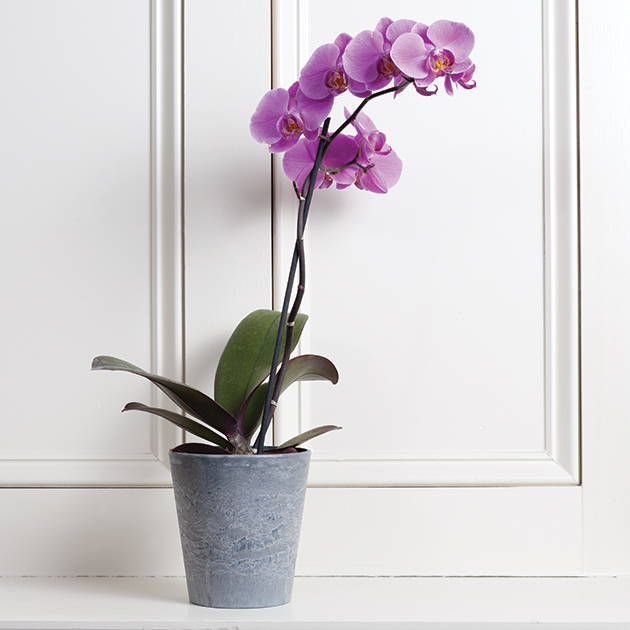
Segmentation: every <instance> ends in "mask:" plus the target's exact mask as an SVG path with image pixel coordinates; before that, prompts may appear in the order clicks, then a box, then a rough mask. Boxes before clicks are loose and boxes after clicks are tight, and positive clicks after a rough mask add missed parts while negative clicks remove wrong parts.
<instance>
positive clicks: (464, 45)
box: [390, 20, 475, 94]
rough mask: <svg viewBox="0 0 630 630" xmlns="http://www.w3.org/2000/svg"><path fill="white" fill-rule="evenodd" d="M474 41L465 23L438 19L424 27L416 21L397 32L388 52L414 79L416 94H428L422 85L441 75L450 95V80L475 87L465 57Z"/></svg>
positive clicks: (429, 83)
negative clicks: (406, 30) (410, 26)
mask: <svg viewBox="0 0 630 630" xmlns="http://www.w3.org/2000/svg"><path fill="white" fill-rule="evenodd" d="M474 44H475V37H474V35H473V32H472V31H471V30H470V29H469V28H468V27H467V26H466V25H465V24H462V23H461V22H450V21H449V20H438V21H437V22H433V24H431V26H429V27H428V28H427V27H426V26H424V25H423V24H416V25H415V26H414V27H413V28H412V29H411V31H410V32H408V33H403V34H401V35H400V36H399V37H398V38H397V39H396V41H395V42H394V43H393V45H392V49H391V53H390V54H391V57H392V60H393V61H394V63H395V64H396V65H397V66H398V67H399V68H400V69H401V70H402V72H403V73H405V74H406V75H407V76H409V77H411V78H413V79H414V83H415V85H416V89H418V91H419V92H420V93H424V94H427V93H429V92H427V90H426V88H427V87H428V86H429V85H431V83H433V81H435V79H436V78H437V77H442V76H443V77H444V87H445V89H446V91H447V93H448V94H452V93H453V82H456V83H458V84H459V85H461V86H462V87H465V88H467V89H470V88H473V87H475V84H474V82H471V78H472V71H474V66H473V63H472V61H471V60H470V58H469V56H468V55H469V54H470V52H471V51H472V49H473V46H474ZM471 68H472V71H471Z"/></svg>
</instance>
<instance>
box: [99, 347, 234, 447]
mask: <svg viewBox="0 0 630 630" xmlns="http://www.w3.org/2000/svg"><path fill="white" fill-rule="evenodd" d="M92 369H93V370H118V371H122V372H130V373H131V374H137V375H138V376H142V377H143V378H146V379H148V380H150V381H151V382H152V383H154V384H155V385H157V386H158V387H159V388H160V389H161V390H162V391H163V392H164V393H165V394H166V395H167V396H168V397H169V398H170V399H171V400H172V401H173V402H174V403H175V404H176V405H178V406H179V407H181V408H182V409H183V410H184V411H186V412H187V413H189V414H190V415H191V416H194V417H195V418H198V419H199V420H201V421H202V422H205V423H206V424H207V425H208V426H210V427H212V428H213V429H216V430H217V431H220V432H221V433H223V434H224V435H226V436H228V437H230V436H232V435H234V434H235V433H236V431H237V427H236V420H235V419H234V418H233V417H232V416H231V415H230V414H229V413H228V412H227V411H226V410H225V409H223V408H222V407H221V406H220V405H219V404H217V403H216V402H215V401H214V400H212V398H210V397H209V396H206V395H205V394H204V393H202V392H200V391H198V390H196V389H193V388H192V387H188V385H184V384H183V383H176V382H175V381H171V380H170V379H168V378H164V377H162V376H157V375H156V374H150V373H149V372H145V371H144V370H143V369H141V368H139V367H137V366H136V365H133V364H131V363H128V362H127V361H123V360H122V359H117V358H116V357H108V356H99V357H96V358H95V359H94V360H93V361H92Z"/></svg>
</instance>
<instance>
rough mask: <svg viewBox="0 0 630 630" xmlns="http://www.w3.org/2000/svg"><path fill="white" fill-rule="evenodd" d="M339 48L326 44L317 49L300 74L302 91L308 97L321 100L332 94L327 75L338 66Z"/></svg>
mask: <svg viewBox="0 0 630 630" xmlns="http://www.w3.org/2000/svg"><path fill="white" fill-rule="evenodd" d="M338 58H339V48H337V46H335V44H324V45H322V46H320V47H319V48H317V49H315V52H314V53H313V54H312V55H311V58H310V59H309V60H308V61H307V62H306V65H305V66H304V68H302V72H301V73H300V89H301V90H302V92H303V93H304V94H306V96H308V97H309V98H313V99H315V100H319V99H322V98H326V97H327V96H328V95H329V94H330V93H331V88H329V87H328V86H327V85H326V75H327V74H328V72H330V71H331V70H333V69H334V68H335V67H336V65H337V60H338Z"/></svg>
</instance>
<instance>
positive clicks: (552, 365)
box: [274, 0, 580, 486]
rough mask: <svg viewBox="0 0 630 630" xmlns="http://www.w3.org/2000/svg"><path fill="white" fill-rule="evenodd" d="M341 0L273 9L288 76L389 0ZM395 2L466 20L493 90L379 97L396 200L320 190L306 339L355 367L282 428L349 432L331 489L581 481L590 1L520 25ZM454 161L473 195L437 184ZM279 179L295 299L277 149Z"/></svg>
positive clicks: (280, 232) (292, 411) (291, 400)
mask: <svg viewBox="0 0 630 630" xmlns="http://www.w3.org/2000/svg"><path fill="white" fill-rule="evenodd" d="M328 4H329V5H330V6H328ZM328 4H327V3H326V2H324V3H320V4H319V5H318V10H317V11H312V10H309V8H310V5H309V3H307V2H278V3H276V4H275V5H274V11H275V13H274V19H275V22H274V50H275V51H276V56H275V59H274V64H275V66H274V68H275V74H274V77H275V79H274V80H275V84H276V85H278V86H280V85H284V86H287V85H289V84H290V83H291V82H292V81H293V80H294V78H295V77H296V76H297V73H298V70H299V67H301V65H303V64H304V62H305V61H306V59H307V58H308V56H309V55H310V51H311V50H312V49H313V48H314V47H315V46H316V45H318V44H319V43H321V42H323V41H328V40H331V39H332V38H333V37H334V35H335V34H336V31H335V29H338V28H339V25H341V24H343V28H344V29H345V30H348V31H349V32H355V31H358V30H361V29H363V28H368V27H370V26H371V25H372V23H375V22H376V20H377V19H378V17H379V16H380V15H381V13H382V12H383V7H382V5H381V4H380V3H377V2H361V3H360V4H361V8H360V10H358V9H357V3H355V2H346V3H343V5H342V6H338V3H335V2H332V0H331V2H329V3H328ZM333 5H334V12H335V15H336V19H335V21H334V22H333V23H331V21H330V20H327V19H326V16H327V15H328V14H329V13H330V11H332V10H333ZM541 7H542V9H541ZM328 9H330V11H329V10H328ZM387 11H388V12H389V13H390V14H391V15H392V16H394V17H395V16H402V15H404V16H408V17H409V16H414V17H417V18H419V17H425V18H426V19H427V20H429V21H431V20H432V19H434V18H437V17H440V16H443V15H447V14H448V15H452V16H456V17H457V19H461V20H463V21H465V22H467V23H469V24H470V25H471V26H472V27H473V29H474V30H475V31H476V32H477V41H478V48H477V50H476V53H475V59H478V72H479V76H478V79H479V88H478V89H477V90H476V91H474V92H468V93H458V94H457V95H456V97H455V98H454V99H449V98H448V97H447V96H446V95H439V96H437V97H434V98H433V99H422V98H419V97H417V96H416V95H415V94H413V93H406V94H404V95H403V96H401V97H400V98H399V99H397V101H396V102H395V103H394V104H392V103H391V102H373V103H370V105H369V106H368V108H367V110H366V111H368V110H369V111H368V113H370V112H372V114H373V115H374V116H375V117H376V116H378V119H377V122H378V121H380V122H381V127H382V128H383V129H385V130H386V131H387V132H388V133H390V136H389V138H390V141H391V142H392V144H393V146H394V148H396V149H398V151H399V154H401V155H402V157H403V160H404V163H405V167H404V169H405V170H404V172H403V176H402V179H401V182H400V183H399V185H398V187H397V188H395V189H393V190H392V191H391V192H390V193H389V194H388V195H387V196H386V197H385V198H382V197H379V196H375V195H370V194H368V193H364V192H361V191H354V190H346V191H341V192H334V191H333V192H331V191H320V192H318V193H317V196H316V199H315V202H314V206H313V212H312V213H311V218H310V225H309V228H308V236H307V246H308V254H307V255H308V259H309V278H308V283H309V284H308V289H307V297H306V300H305V306H304V310H305V311H307V312H310V314H311V315H312V319H311V323H310V325H309V326H308V327H307V331H306V333H305V335H304V338H303V342H302V344H301V348H302V350H303V351H308V352H317V353H322V354H325V355H327V356H331V358H333V359H334V360H335V361H336V362H337V364H338V366H339V368H340V372H341V380H340V383H339V385H338V386H336V387H335V388H330V387H324V386H322V385H320V384H316V385H312V384H303V385H300V392H299V393H296V392H294V393H293V394H292V395H291V396H290V397H288V398H286V399H285V400H284V401H283V408H284V411H280V412H279V414H278V421H277V423H276V429H275V438H276V440H277V441H282V440H284V439H286V438H287V437H289V436H290V435H294V434H296V433H298V432H300V431H303V430H306V429H307V428H309V427H311V426H314V425H318V424H324V423H334V424H340V425H343V426H345V430H344V432H342V433H334V434H330V435H329V436H325V437H323V438H319V439H318V443H317V446H316V447H315V453H314V462H313V468H312V475H311V483H312V484H314V485H318V486H349V485H355V486H390V485H402V486H408V485H418V486H422V485H501V484H506V485H515V484H554V485H555V484H576V483H579V430H580V429H579V335H578V255H577V252H578V230H577V146H576V145H577V127H576V108H577V106H576V62H575V58H576V44H575V7H574V4H573V2H571V1H569V0H567V1H565V0H562V1H559V2H543V3H542V5H539V4H536V3H528V2H521V3H519V7H518V11H519V16H520V17H519V20H520V22H519V24H520V27H519V29H517V30H516V31H515V32H510V33H509V35H508V34H507V32H506V31H505V30H501V29H497V28H496V24H497V23H500V22H501V21H502V20H503V18H502V17H501V16H502V15H503V12H505V20H509V19H510V18H509V17H508V16H511V15H512V13H513V11H514V7H513V6H511V5H507V4H506V3H501V2H496V3H490V4H489V5H481V6H480V5H477V4H475V3H464V2H458V1H452V2H448V3H446V4H444V3H442V4H441V5H440V15H439V16H437V15H434V13H435V9H434V8H433V7H431V5H430V4H429V3H423V2H398V3H396V4H395V5H388V7H387ZM540 33H542V38H541V39H536V38H537V37H538V36H539V34H540ZM502 37H508V38H509V40H510V41H509V42H508V41H507V40H506V41H505V42H503V41H502V40H501V38H502ZM519 37H522V38H524V39H523V44H522V45H520V44H518V41H516V42H515V41H514V38H517V39H518V38H519ZM532 38H534V39H532ZM507 48H510V49H511V50H512V51H513V52H512V53H511V54H512V55H516V57H518V55H522V59H521V58H520V57H518V59H517V58H515V57H514V56H513V57H512V60H513V61H512V63H514V64H515V65H516V66H518V67H519V81H518V82H517V83H514V82H511V83H510V82H508V83H506V82H505V81H503V80H501V79H500V78H499V76H498V75H499V74H500V73H501V70H500V68H499V67H498V65H497V64H496V63H493V61H492V60H491V59H490V57H488V58H487V59H486V57H485V55H490V56H492V55H494V54H495V53H494V52H492V51H496V50H502V49H507ZM339 100H343V98H342V97H340V99H339ZM345 102H346V103H353V104H354V106H356V104H357V103H358V100H357V99H353V98H352V97H350V96H349V97H348V98H347V99H346V101H345ZM348 106H349V107H350V105H348ZM334 112H335V113H336V115H337V118H336V119H335V118H334V117H333V128H334V127H335V126H336V125H337V124H338V123H339V121H340V117H339V111H338V110H336V111H335V110H334ZM431 121H438V124H435V125H432V124H431ZM441 121H444V122H446V121H448V122H447V124H444V125H440V124H439V122H441ZM515 128H518V129H519V133H514V131H513V130H514V129H515ZM501 129H504V131H500V130H501ZM412 130H413V133H411V131H412ZM510 130H511V131H510ZM506 138H509V152H505V151H504V147H506V146H507V145H506ZM455 146H457V147H461V150H459V151H454V150H453V147H455ZM428 147H430V149H429V148H428ZM429 155H431V156H432V158H431V159H430V160H429V161H427V159H428V156H429ZM473 155H474V159H471V157H472V156H473ZM499 155H501V158H500V159H497V156H499ZM543 158H544V159H543ZM432 164H433V166H432ZM439 164H441V165H442V166H443V167H444V168H445V169H447V171H448V172H449V173H451V174H452V173H457V174H458V179H459V180H461V181H460V182H459V186H460V188H461V192H458V189H457V187H456V188H455V189H454V190H453V191H452V194H445V193H446V192H447V191H449V192H451V191H450V188H449V186H452V184H448V183H447V182H446V181H444V182H443V183H442V182H441V181H435V180H434V179H433V178H432V175H431V173H432V170H431V169H432V168H436V169H438V170H439V169H440V168H441V167H438V166H435V165H439ZM489 171H491V172H492V176H490V177H488V172H489ZM275 173H276V177H275V183H274V187H275V188H274V190H275V199H276V212H275V222H274V229H275V235H276V237H275V244H276V251H275V256H274V261H275V266H274V274H275V276H274V277H275V286H276V291H277V293H276V303H277V304H279V303H280V301H281V296H282V291H283V285H284V277H285V275H286V270H287V268H288V261H289V257H290V255H291V245H292V238H291V234H292V232H293V231H294V225H293V224H294V214H295V200H294V196H293V193H292V191H291V187H290V185H289V183H288V182H287V180H286V177H285V176H284V173H283V172H282V170H281V168H280V165H279V161H278V162H277V164H276V170H275ZM437 179H438V180H439V179H440V178H439V177H438V178H437ZM419 182H426V185H423V184H419ZM516 190H518V191H519V192H518V194H515V191H516ZM419 202H421V203H419ZM543 227H544V230H543ZM375 253H376V255H375ZM348 298H350V299H348ZM543 298H544V299H543ZM385 357H386V359H387V365H385V364H384V361H385ZM367 383H369V391H370V395H366V387H367V386H366V384H367ZM401 438H402V439H404V442H403V443H402V444H401V443H400V440H401Z"/></svg>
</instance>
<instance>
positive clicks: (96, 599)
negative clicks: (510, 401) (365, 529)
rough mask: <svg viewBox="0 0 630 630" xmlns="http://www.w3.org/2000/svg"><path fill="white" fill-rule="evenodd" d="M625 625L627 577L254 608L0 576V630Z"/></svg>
mask: <svg viewBox="0 0 630 630" xmlns="http://www.w3.org/2000/svg"><path fill="white" fill-rule="evenodd" d="M488 624H493V625H492V630H503V629H510V630H516V629H519V630H520V629H525V628H530V627H532V628H533V627H535V628H536V630H544V629H547V628H549V629H551V628H554V629H555V628H562V630H568V629H571V630H573V629H575V630H587V629H589V630H590V629H593V630H594V629H595V628H597V629H599V628H601V627H602V624H613V625H606V628H614V627H615V626H616V625H618V627H619V628H622V627H623V628H628V627H630V577H623V578H606V577H600V578H298V579H297V580H296V584H295V592H294V597H293V602H292V603H291V604H289V605H287V606H282V607H278V608H267V609H258V610H219V609H210V608H201V607H199V606H192V605H190V604H189V603H188V598H187V595H186V585H185V582H184V580H183V579H182V578H175V577H173V578H163V577H160V578H126V577H120V578H63V577H59V578H0V629H9V628H10V629H11V630H41V629H44V628H50V629H56V630H60V629H64V630H75V629H81V630H140V629H143V630H146V629H151V630H175V629H177V630H179V629H181V630H184V629H186V630H202V629H203V630H263V629H264V630H274V629H282V630H289V629H290V630H307V629H308V630H314V629H316V628H326V629H327V630H341V629H343V630H358V629H363V628H379V630H401V629H403V628H404V629H405V630H410V629H412V628H419V629H422V630H438V629H439V630H447V629H449V628H457V629H462V630H463V629H466V628H467V629H470V630H473V629H474V630H481V629H482V628H483V629H484V630H486V629H487V628H488Z"/></svg>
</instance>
